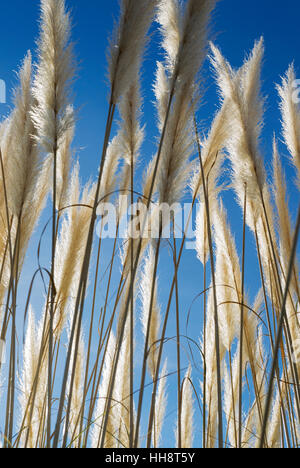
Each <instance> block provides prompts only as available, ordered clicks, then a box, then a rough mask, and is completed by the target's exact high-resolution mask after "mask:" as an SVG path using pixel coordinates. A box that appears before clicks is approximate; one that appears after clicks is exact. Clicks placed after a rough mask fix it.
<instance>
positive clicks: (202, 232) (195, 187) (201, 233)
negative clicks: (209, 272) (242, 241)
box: [190, 145, 224, 265]
mask: <svg viewBox="0 0 300 468" xmlns="http://www.w3.org/2000/svg"><path fill="white" fill-rule="evenodd" d="M204 146H205V145H204ZM207 154H209V153H207ZM208 159H209V158H207V159H206V161H208ZM223 160H224V155H223V153H222V152H219V153H217V154H216V156H215V160H214V163H213V165H212V166H211V168H210V170H209V172H207V173H206V181H205V184H206V191H207V194H208V204H209V211H210V213H212V215H211V217H210V221H211V223H212V224H213V222H214V217H213V213H214V211H215V210H217V209H218V207H217V200H218V195H219V193H220V192H221V190H222V188H223V186H222V185H220V184H219V178H220V173H221V167H222V162H223ZM190 185H191V190H192V193H193V197H196V196H197V198H198V200H199V202H198V205H197V217H196V251H197V256H198V259H199V260H200V262H201V263H202V264H203V265H204V264H205V263H206V262H207V261H208V259H209V243H208V226H207V211H206V203H205V198H204V190H203V184H202V174H201V168H200V164H198V165H197V166H196V168H195V170H194V173H193V176H192V180H191V184H190Z"/></svg>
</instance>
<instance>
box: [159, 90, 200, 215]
mask: <svg viewBox="0 0 300 468" xmlns="http://www.w3.org/2000/svg"><path fill="white" fill-rule="evenodd" d="M189 91H190V90H188V89H187V90H186V92H187V94H184V93H182V94H180V95H178V99H177V100H176V101H175V103H174V108H173V110H172V114H171V116H170V117H169V120H168V125H167V132H166V135H165V138H164V142H163V146H162V152H161V158H160V163H159V168H158V178H157V190H158V192H159V202H160V203H168V204H169V205H170V206H171V205H173V203H176V202H178V201H180V200H181V198H182V195H183V192H184V189H185V187H186V185H187V181H188V179H189V177H190V174H191V171H192V164H191V162H190V157H191V155H192V154H193V151H194V139H193V127H192V118H193V114H192V107H191V105H190V97H191V96H190V95H188V92H189Z"/></svg>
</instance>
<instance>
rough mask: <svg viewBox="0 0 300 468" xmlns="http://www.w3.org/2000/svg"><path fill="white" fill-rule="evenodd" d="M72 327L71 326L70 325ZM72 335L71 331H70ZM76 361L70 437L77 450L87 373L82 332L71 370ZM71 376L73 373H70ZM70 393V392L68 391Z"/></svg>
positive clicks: (69, 429)
mask: <svg viewBox="0 0 300 468" xmlns="http://www.w3.org/2000/svg"><path fill="white" fill-rule="evenodd" d="M69 325H70V326H71V324H69ZM68 334H69V335H70V329H69V330H68ZM74 359H75V360H76V364H75V377H74V388H73V393H72V400H71V407H70V420H69V427H68V431H69V435H70V440H71V444H72V446H73V447H75V448H79V445H78V444H79V437H78V436H79V435H80V434H79V430H80V417H79V416H80V414H81V406H82V401H83V382H84V372H85V349H84V339H83V335H82V331H81V332H80V339H79V346H78V353H77V355H76V357H75V356H74V351H73V355H72V359H71V367H70V368H71V369H73V363H74ZM70 374H71V371H70ZM70 380H71V375H69V381H68V388H69V386H70ZM68 392H69V390H68Z"/></svg>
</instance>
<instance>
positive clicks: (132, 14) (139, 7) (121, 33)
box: [109, 0, 158, 104]
mask: <svg viewBox="0 0 300 468" xmlns="http://www.w3.org/2000/svg"><path fill="white" fill-rule="evenodd" d="M157 5H158V0H139V1H138V2H137V1H136V0H122V1H121V18H120V22H119V24H118V26H117V28H116V30H115V33H114V35H113V37H112V39H111V44H110V50H109V79H110V84H111V92H112V101H113V103H115V104H116V103H118V102H119V100H120V98H121V97H122V96H123V95H124V94H126V92H127V91H128V89H129V88H130V86H131V84H132V83H133V82H134V81H135V79H136V76H138V73H139V67H140V62H141V59H142V55H143V52H144V48H145V45H146V41H147V33H148V30H149V27H150V25H151V22H152V20H153V17H154V14H155V9H156V7H157Z"/></svg>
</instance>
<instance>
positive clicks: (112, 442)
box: [91, 332, 117, 449]
mask: <svg viewBox="0 0 300 468" xmlns="http://www.w3.org/2000/svg"><path fill="white" fill-rule="evenodd" d="M115 348H116V339H115V336H114V334H113V333H112V332H111V333H110V336H109V339H108V345H107V351H106V355H105V362H104V367H103V372H102V380H101V385H100V387H99V393H98V400H97V405H96V408H95V412H94V415H93V425H92V430H91V446H92V448H93V449H95V448H99V444H100V440H101V432H102V425H103V421H104V416H105V415H104V411H105V405H106V398H107V395H108V389H109V382H110V374H111V369H112V365H113V361H114V353H115ZM114 407H115V405H114V403H113V404H112V408H111V412H110V418H109V423H108V427H107V431H106V438H105V448H114V447H116V446H117V438H116V437H117V434H115V421H114V420H113V411H114Z"/></svg>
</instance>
